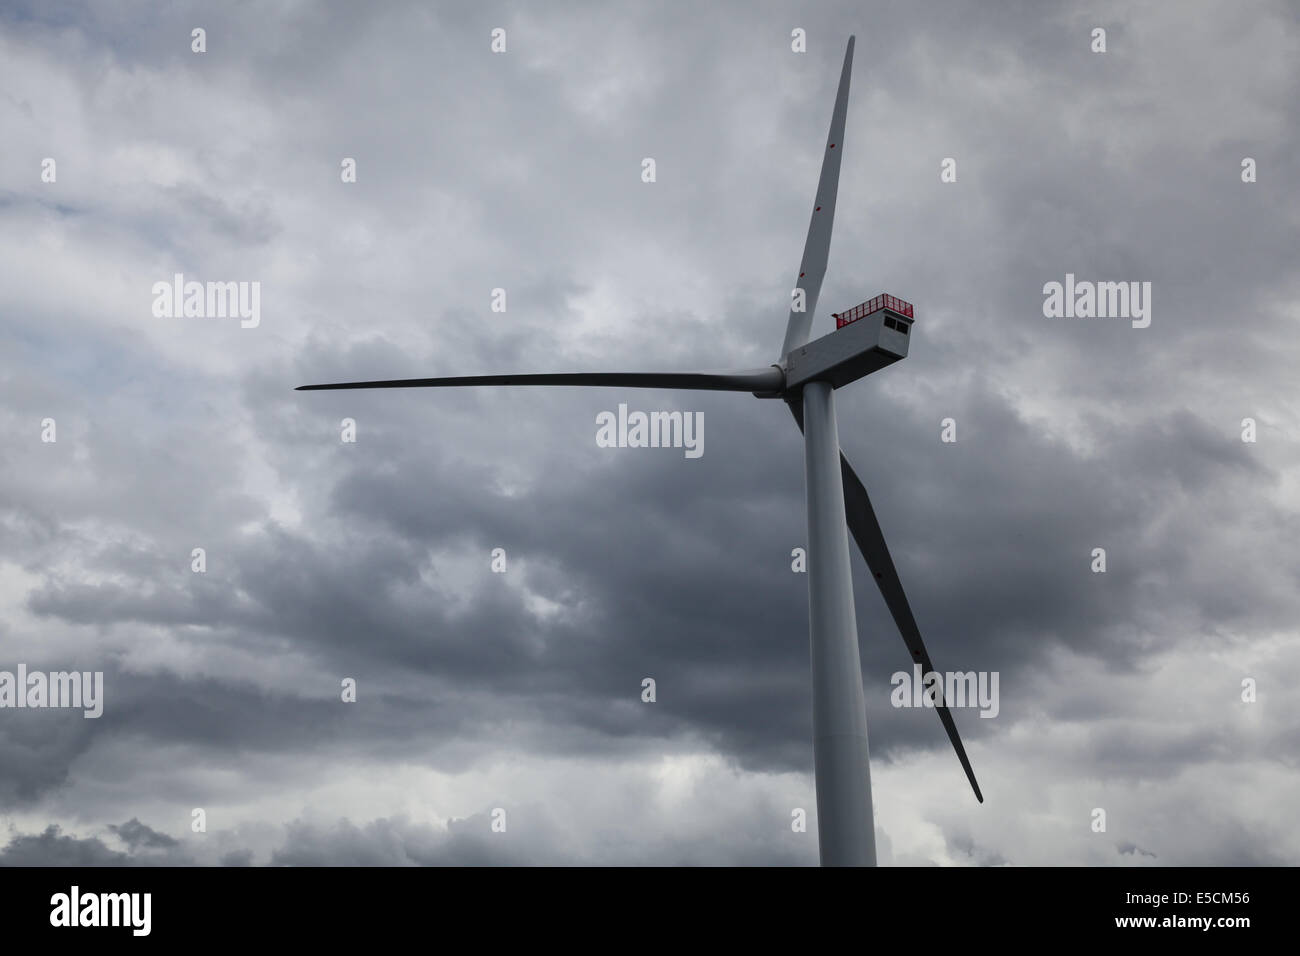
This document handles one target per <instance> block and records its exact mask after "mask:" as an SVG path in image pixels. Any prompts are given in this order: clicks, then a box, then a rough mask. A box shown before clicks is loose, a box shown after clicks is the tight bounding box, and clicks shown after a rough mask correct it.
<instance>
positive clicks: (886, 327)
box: [298, 37, 984, 866]
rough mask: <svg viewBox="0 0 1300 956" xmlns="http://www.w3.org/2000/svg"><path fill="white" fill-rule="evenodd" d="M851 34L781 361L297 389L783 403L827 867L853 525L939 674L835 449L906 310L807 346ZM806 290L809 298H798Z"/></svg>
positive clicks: (841, 728)
mask: <svg viewBox="0 0 1300 956" xmlns="http://www.w3.org/2000/svg"><path fill="white" fill-rule="evenodd" d="M853 39H854V38H853V37H849V42H848V48H847V49H846V50H845V52H844V66H843V68H842V69H841V71H840V83H839V90H838V92H837V93H836V96H835V110H834V112H833V113H832V114H831V127H830V135H829V136H828V137H827V139H826V149H825V153H824V155H823V158H822V170H821V178H820V180H819V181H818V183H817V197H816V199H815V200H814V203H813V213H812V219H811V221H810V222H809V224H808V236H807V239H806V240H805V242H804V251H803V259H802V261H801V262H800V264H799V277H798V279H797V281H796V282H795V290H794V294H793V296H792V298H793V302H792V306H791V309H790V318H789V321H788V323H787V325H786V331H785V342H784V344H783V345H782V347H781V356H780V359H779V361H777V362H776V363H774V364H772V365H771V366H769V367H768V368H762V369H748V370H742V371H717V372H572V373H554V374H523V375H458V376H450V377H442V378H414V379H397V380H392V381H381V382H342V383H337V384H330V385H302V386H299V388H298V390H299V391H313V390H323V389H346V388H426V387H428V388H441V387H453V386H467V385H589V386H593V385H594V386H618V387H623V388H681V389H706V390H714V391H731V392H750V393H752V394H753V395H755V396H756V397H758V398H779V399H783V400H784V401H785V403H786V404H787V406H789V408H790V411H791V413H792V414H793V415H794V418H795V421H796V423H797V424H798V425H799V428H800V430H801V431H802V432H803V435H804V472H805V480H806V493H807V509H808V624H809V635H810V646H811V655H812V698H813V766H814V773H815V777H816V786H817V836H818V844H819V848H820V851H821V862H822V865H823V866H874V865H875V862H876V839H875V824H874V821H873V817H872V809H871V767H870V762H869V758H868V748H867V714H866V706H865V703H864V701H863V694H862V668H861V664H860V661H859V658H858V632H857V618H856V615H855V612H854V607H853V578H852V571H851V568H850V565H849V541H848V532H850V531H851V532H852V533H853V539H854V541H856V542H857V545H858V549H859V550H860V551H861V552H862V556H863V558H865V559H866V562H867V567H868V568H869V569H870V571H871V575H872V577H873V578H874V579H875V582H876V585H877V586H878V587H879V588H880V593H881V595H882V596H883V597H884V599H885V605H886V606H887V607H888V608H889V612H890V614H891V615H892V616H893V618H894V623H895V624H896V625H897V626H898V629H899V632H900V633H901V634H902V637H903V642H904V643H905V644H906V645H907V649H908V651H909V653H910V654H911V655H912V660H913V661H914V662H915V663H917V664H920V665H921V668H922V673H923V674H928V673H930V672H931V671H933V670H934V665H933V663H932V662H931V661H930V655H929V653H928V652H927V651H926V649H925V643H924V642H923V641H922V640H921V632H920V629H919V628H918V627H917V625H916V619H915V618H914V617H913V616H912V609H911V606H910V605H909V604H908V602H907V596H906V594H904V593H903V585H902V582H901V581H900V580H899V578H898V572H897V571H896V570H895V569H894V562H893V559H892V558H891V557H890V554H889V548H888V546H887V545H886V544H885V538H884V535H883V534H882V533H881V530H880V523H879V522H878V521H877V520H876V513H875V511H874V509H873V508H872V507H871V499H870V498H868V497H867V489H866V488H865V487H864V486H863V484H862V481H861V480H860V479H859V478H858V475H857V473H856V472H855V471H854V470H853V467H852V466H851V465H850V464H849V462H848V459H846V458H845V457H844V454H843V453H842V452H841V451H840V441H839V432H838V428H837V425H836V421H835V390H836V389H838V388H842V387H843V386H845V385H848V384H849V383H850V382H854V381H857V380H858V379H859V378H862V377H864V376H866V375H869V374H871V373H872V372H875V371H878V370H879V369H882V368H884V367H885V366H887V365H891V364H893V363H894V362H897V361H898V360H900V359H903V358H906V357H907V346H908V341H909V340H910V338H911V336H910V334H909V333H910V331H911V327H912V321H913V310H912V306H911V305H910V304H909V303H907V302H904V301H902V300H901V299H897V298H895V297H894V296H891V295H883V294H882V295H879V296H876V297H875V298H874V299H871V300H870V301H868V302H864V303H862V304H861V305H859V306H857V307H855V308H853V309H851V310H849V311H847V312H843V313H838V314H836V313H833V315H834V316H835V320H836V321H835V325H836V328H835V331H834V332H831V333H829V334H828V335H824V336H822V337H821V338H818V339H815V340H813V341H811V342H809V341H808V336H809V333H810V331H811V327H812V318H813V314H814V312H815V310H816V308H817V297H818V294H819V293H820V292H821V286H822V278H823V277H824V276H825V274H826V260H827V257H828V255H829V252H830V244H831V226H832V224H833V222H834V219H835V197H836V193H837V192H838V187H839V179H840V157H841V156H842V155H843V152H844V120H845V114H846V112H847V109H848V100H849V76H850V73H851V72H852V67H853ZM801 298H802V301H800V299H801ZM935 704H936V706H935V709H936V710H937V711H938V713H939V719H940V720H941V721H942V722H943V728H944V730H945V731H946V732H947V734H948V739H949V740H950V741H952V745H953V748H954V749H955V750H956V751H957V757H958V759H959V760H960V761H961V765H962V769H963V770H965V772H966V777H967V779H968V780H969V781H970V785H971V787H972V788H973V789H974V791H975V797H976V799H978V800H979V801H980V802H981V803H983V802H984V797H983V795H982V794H981V793H980V788H979V784H978V783H977V782H976V780H975V772H974V771H973V770H972V769H971V765H970V760H969V759H968V758H967V756H966V748H965V747H963V746H962V742H961V736H960V735H959V734H958V733H957V726H956V724H955V723H954V722H953V719H952V714H951V712H950V711H949V710H948V706H947V703H946V701H944V699H943V697H942V690H941V689H940V690H939V696H938V698H937V700H936V701H935Z"/></svg>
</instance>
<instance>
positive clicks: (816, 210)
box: [813, 206, 822, 212]
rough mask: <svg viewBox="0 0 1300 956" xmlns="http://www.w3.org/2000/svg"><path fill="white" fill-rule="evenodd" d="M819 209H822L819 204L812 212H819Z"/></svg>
mask: <svg viewBox="0 0 1300 956" xmlns="http://www.w3.org/2000/svg"><path fill="white" fill-rule="evenodd" d="M821 211H822V207H821V206H818V207H817V208H816V209H814V210H813V212H821Z"/></svg>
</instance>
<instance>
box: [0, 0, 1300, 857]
mask: <svg viewBox="0 0 1300 956" xmlns="http://www.w3.org/2000/svg"><path fill="white" fill-rule="evenodd" d="M364 7H365V5H357V4H343V3H338V4H328V5H326V4H311V3H305V2H280V3H274V4H272V3H267V4H241V5H233V4H232V5H220V6H217V5H213V6H212V7H211V8H210V9H205V8H201V7H197V6H195V7H190V6H189V5H187V4H185V3H152V4H151V3H141V4H126V5H107V6H106V5H94V6H93V7H91V8H85V7H82V6H81V5H79V4H65V3H57V2H55V3H50V2H41V3H36V2H34V0H31V2H25V0H19V2H8V3H6V4H5V5H4V6H3V7H2V8H0V128H2V129H3V131H4V141H5V147H4V149H3V150H0V222H3V229H0V435H2V436H3V441H2V442H0V669H5V670H10V671H13V670H16V668H17V666H18V665H19V664H20V663H21V664H25V665H26V666H27V668H28V669H29V670H49V671H53V670H67V669H72V668H76V669H80V670H87V671H103V673H104V684H105V690H104V714H103V716H102V717H101V718H99V719H86V718H83V717H82V715H81V713H80V711H72V710H56V709H45V710H39V709H37V710H33V709H23V710H17V709H4V710H0V825H2V826H3V828H4V832H3V833H0V846H2V847H3V849H0V862H7V863H58V862H85V863H101V862H102V863H117V864H148V863H177V862H194V863H200V864H221V863H224V864H249V863H252V864H313V863H342V864H349V863H365V864H477V863H486V864H512V863H514V864H519V863H522V864H586V863H594V864H641V863H649V864H793V865H803V864H812V863H815V862H816V860H817V840H816V814H815V801H814V794H813V784H812V758H811V743H810V741H811V723H812V722H811V701H810V688H809V663H808V620H807V578H806V576H804V575H802V574H798V573H794V572H793V571H792V570H791V550H792V549H793V548H797V547H800V546H802V545H803V544H804V543H805V541H804V538H805V528H804V524H803V522H804V511H803V494H804V489H803V459H802V448H801V444H800V441H799V435H798V431H797V430H796V428H795V427H794V424H793V422H792V421H791V420H790V416H789V415H788V413H787V412H786V410H785V409H784V408H783V407H782V406H781V403H780V402H762V401H756V400H754V399H752V398H751V397H749V396H748V395H744V394H740V395H736V394H721V393H719V394H710V393H684V392H677V393H675V392H668V391H638V390H625V389H591V390H584V389H545V390H527V389H518V388H515V389H495V390H493V389H488V390H473V391H471V390H465V391H455V392H452V391H433V390H406V391H377V392H338V393H302V392H294V391H293V390H292V389H293V387H294V386H296V385H300V384H305V383H310V382H327V381H339V380H355V379H375V378H401V377H412V376H431V375H444V374H456V373H473V372H497V371H564V370H614V369H645V370H659V369H663V370H686V369H692V368H705V369H708V368H725V367H760V366H765V365H767V364H769V363H771V362H773V361H775V360H776V359H777V358H778V357H779V356H778V355H777V354H776V353H777V352H778V351H779V345H780V342H781V338H782V333H783V330H784V325H785V318H786V311H787V308H788V303H789V293H790V288H791V286H792V285H793V282H794V278H795V272H796V271H797V268H796V267H797V265H798V262H799V256H800V252H801V248H802V243H803V238H804V233H805V231H806V229H807V223H808V215H809V212H810V206H811V203H812V198H813V192H814V189H815V185H816V181H817V174H818V168H819V164H820V159H821V155H822V146H823V143H824V140H825V136H826V128H827V124H828V121H829V118H830V112H831V106H832V102H833V99H834V93H835V84H836V82H837V80H838V74H839V66H840V60H841V57H842V55H843V50H844V44H845V41H846V39H847V37H848V35H849V34H851V33H853V34H856V36H857V52H856V58H855V70H854V76H853V86H852V97H851V101H850V106H849V113H848V132H847V136H846V143H845V155H844V165H843V171H842V177H841V182H840V193H839V206H838V214H837V217H836V224H835V234H834V242H833V244H832V248H831V256H830V264H829V271H828V273H827V278H826V283H825V286H824V288H823V291H822V296H821V305H820V307H819V310H818V312H819V314H818V315H817V316H816V319H815V321H814V327H813V334H814V335H821V334H825V333H827V332H829V331H830V330H831V329H832V328H833V322H832V320H831V319H830V317H829V315H828V313H829V312H830V311H831V310H832V309H835V310H839V309H840V308H843V307H847V306H851V305H853V304H855V303H857V302H860V301H862V300H863V299H866V298H868V297H870V296H872V295H875V294H876V293H877V292H880V291H888V292H892V293H894V294H895V295H899V296H902V297H904V298H906V299H908V300H909V301H912V302H914V303H915V305H916V316H917V321H916V326H915V330H914V333H913V337H912V339H913V340H912V342H911V354H910V356H909V357H908V359H907V360H906V361H905V362H902V363H899V364H897V365H894V366H892V367H890V368H888V369H886V370H884V371H882V372H880V373H878V374H876V375H873V376H871V377H870V378H868V379H865V380H863V381H861V382H858V383H855V384H854V385H852V386H850V387H847V388H845V389H843V390H841V391H840V392H839V394H838V398H837V402H838V409H839V423H840V437H841V441H842V444H843V447H844V450H845V452H846V454H847V455H848V456H849V458H850V460H852V461H853V462H854V464H855V465H856V467H857V469H858V472H859V473H860V474H861V476H862V478H863V480H864V481H865V483H866V485H867V487H868V489H869V490H870V492H871V494H872V496H873V500H874V502H875V505H876V509H877V511H878V512H879V514H880V516H881V522H882V525H883V527H884V531H885V534H886V536H887V538H888V540H889V542H890V545H891V547H892V549H893V554H894V558H895V561H896V563H897V565H898V567H899V571H900V574H901V576H902V579H903V582H904V585H905V586H906V588H907V590H908V594H909V596H910V598H911V602H912V605H913V608H914V610H915V613H916V617H917V619H918V622H919V624H920V626H921V629H922V631H923V633H924V634H925V636H926V640H927V642H928V644H929V647H930V650H931V653H932V655H933V657H934V659H935V663H936V664H937V666H938V667H940V668H943V669H947V670H962V671H965V670H976V671H989V672H996V673H998V675H999V677H1000V685H999V686H1000V710H999V713H998V715H997V716H996V717H995V718H992V719H984V718H981V717H979V716H978V710H976V709H965V710H958V711H956V719H957V723H958V726H959V728H960V730H961V733H962V735H963V737H964V739H965V741H966V743H967V747H968V749H969V752H970V756H971V760H972V763H973V765H974V768H975V771H976V773H977V775H978V777H979V780H980V782H981V785H982V787H983V790H984V793H985V796H986V802H985V803H984V804H983V805H980V804H978V803H976V801H975V799H974V798H973V796H972V795H971V793H970V790H969V788H968V786H967V785H966V782H965V779H964V777H963V775H962V772H961V769H960V766H959V764H958V762H957V760H956V758H955V757H954V755H953V754H952V752H951V749H950V747H949V745H948V743H947V741H946V739H945V737H944V735H943V732H942V728H941V726H940V723H939V721H938V719H937V717H936V716H935V714H934V713H932V712H929V711H926V710H920V709H896V708H894V707H892V706H891V704H890V690H891V685H890V675H891V674H893V673H894V672H895V671H898V670H906V669H909V668H910V659H909V657H908V655H907V653H906V650H905V648H904V646H903V643H902V641H901V640H900V639H899V636H898V633H897V631H896V629H895V628H894V626H893V624H892V622H891V621H890V619H889V616H888V613H887V612H886V610H885V607H884V604H883V602H882V600H881V599H880V596H879V594H878V593H877V592H876V590H875V589H874V587H873V586H872V584H871V582H870V580H869V578H868V576H867V574H866V569H865V565H863V563H862V562H861V560H860V558H859V557H858V556H857V555H856V553H855V557H854V574H855V580H856V593H855V597H856V603H857V616H858V627H859V632H860V643H861V650H862V669H863V678H864V684H865V689H866V702H867V710H868V721H869V725H870V733H871V747H872V756H873V785H874V798H875V812H876V827H877V841H878V849H879V856H880V861H881V863H884V864H894V865H929V864H940V865H972V864H974V865H998V864H1011V865H1021V864H1054V863H1071V864H1085V865H1149V864H1157V865H1163V864H1171V865H1179V864H1277V863H1291V864H1294V863H1296V862H1298V861H1300V822H1298V821H1297V818H1296V814H1295V808H1296V806H1297V805H1300V769H1298V767H1297V751H1298V750H1300V716H1298V714H1300V690H1297V685H1298V684H1300V624H1297V622H1298V621H1300V597H1298V594H1300V591H1298V589H1297V575H1298V569H1300V480H1297V478H1296V477H1295V476H1296V475H1297V474H1298V472H1297V465H1300V425H1298V424H1297V422H1300V400H1297V393H1296V368H1297V367H1298V366H1300V340H1298V339H1297V334H1296V324H1297V322H1300V269H1298V268H1297V259H1296V253H1297V249H1300V241H1298V239H1300V201H1298V200H1297V192H1296V189H1295V183H1296V181H1297V177H1298V176H1300V135H1298V131H1297V125H1298V124H1297V122H1296V113H1295V104H1296V103H1297V102H1300V14H1297V12H1296V8H1295V7H1294V5H1292V4H1289V3H1286V2H1285V0H1279V2H1252V3H1246V4H1204V5H1201V4H1192V3H1175V2H1172V0H1170V2H1159V3H1144V4H1140V5H1136V4H1129V3H1118V2H1117V3H1080V4H1070V5H1068V6H1067V5H1059V6H1058V5H1049V4H1039V3H1001V4H997V5H992V4H981V5H978V6H977V5H975V4H967V3H955V2H954V3H937V2H929V3H916V4H911V3H907V4H905V3H878V2H868V3H864V2H860V0H846V2H836V3H831V2H827V3H816V4H812V3H809V4H790V3H775V2H771V3H747V2H746V3H742V2H710V3H707V4H696V3H680V4H675V5H668V6H665V5H663V4H649V3H641V4H632V3H620V4H609V5H600V6H596V5H591V4H583V3H561V2H545V3H526V4H525V3H514V4H495V5H494V4H472V5H471V4H451V3H446V4H439V5H437V6H434V7H430V5H426V4H415V3H412V4H409V5H408V4H401V3H387V4H380V5H377V6H376V8H364ZM363 8H364V9H363ZM196 27H202V28H203V29H204V30H206V52H204V53H195V52H193V51H192V49H191V45H192V39H191V31H192V30H193V29H194V28H196ZM498 27H499V28H502V29H504V30H505V38H506V50H505V52H503V53H493V51H492V49H491V34H492V31H493V29H494V28H498ZM1097 27H1101V28H1104V29H1105V30H1106V52H1105V53H1095V52H1093V51H1092V49H1091V47H1092V45H1093V39H1092V31H1093V30H1094V28H1097ZM796 29H802V30H804V31H806V37H807V51H806V52H803V53H799V52H794V51H792V49H791V44H792V41H791V34H792V31H794V30H796ZM1247 157H1249V158H1251V159H1253V160H1254V161H1255V168H1256V171H1257V173H1256V175H1257V181H1256V182H1253V183H1246V182H1243V181H1242V162H1243V159H1245V158H1247ZM345 158H351V159H354V160H355V162H356V171H357V175H356V182H355V183H345V182H343V181H342V179H343V177H342V175H341V164H342V163H343V161H344V159H345ZM645 158H653V159H654V160H655V168H656V179H655V181H654V182H652V183H647V182H643V180H642V161H643V159H645ZM945 158H952V159H954V160H955V162H956V165H955V168H956V181H955V182H942V181H941V177H940V172H941V163H942V162H943V160H944V159H945ZM46 159H53V160H55V164H56V165H55V167H54V169H55V170H56V175H55V180H54V181H53V182H46V181H43V178H42V171H43V162H44V160H46ZM47 178H48V177H47ZM176 273H182V274H183V275H184V276H185V277H186V278H187V279H193V280H197V281H201V282H207V281H239V282H253V281H256V282H258V283H260V294H261V300H260V323H259V324H258V325H257V327H255V328H242V327H241V323H240V321H239V320H238V319H237V318H218V317H208V318H197V317H190V318H185V317H183V316H178V317H158V316H155V315H154V314H153V309H152V305H153V302H154V295H153V291H152V289H153V285H154V283H155V282H159V281H169V280H170V279H171V277H172V276H173V275H174V274H176ZM1067 274H1073V275H1075V276H1077V277H1078V278H1079V279H1080V280H1092V281H1136V282H1150V283H1151V288H1152V297H1151V324H1150V326H1149V327H1148V328H1144V329H1138V328H1133V327H1132V324H1131V323H1130V322H1129V321H1127V320H1125V319H1079V318H1048V317H1045V315H1044V310H1043V302H1044V295H1043V286H1044V284H1045V283H1048V282H1052V281H1057V282H1063V281H1064V280H1065V276H1066V275H1067ZM496 288H502V289H505V290H506V293H507V299H506V301H507V309H506V311H505V312H493V311H492V309H491V307H490V306H491V297H492V290H493V289H496ZM621 402H623V403H627V404H628V405H629V407H630V408H632V409H640V410H646V411H651V410H667V409H679V410H683V411H688V412H701V413H703V416H704V422H705V430H704V442H705V444H704V454H703V455H702V457H700V458H698V459H688V458H687V457H685V456H684V455H683V453H682V451H681V450H680V449H635V448H622V449H608V448H599V447H597V445H596V442H595V434H596V426H595V420H596V416H597V415H598V414H599V413H600V412H602V411H606V410H614V409H616V408H617V407H618V404H619V403H621ZM344 418H352V419H354V420H355V422H356V423H357V440H356V442H355V443H347V442H343V441H342V440H341V426H340V423H341V421H342V420H343V419H344ZM945 418H951V419H953V420H954V422H955V423H956V437H957V441H955V442H943V441H941V435H940V431H941V425H940V423H941V422H942V421H943V420H944V419H945ZM1246 418H1250V419H1252V420H1253V421H1254V423H1255V427H1256V437H1257V440H1256V441H1255V442H1253V443H1250V442H1245V441H1243V440H1242V436H1243V424H1242V423H1243V419H1246ZM45 419H53V420H54V422H55V425H56V436H57V440H56V441H54V442H49V441H42V433H43V431H44V430H45V429H44V427H43V425H42V423H43V421H44V420H45ZM195 548H203V549H204V551H205V554H206V571H205V572H203V573H195V572H194V571H193V570H192V565H191V561H192V559H191V555H192V552H193V549H195ZM495 548H501V549H504V552H505V554H506V560H507V570H506V572H505V573H503V574H499V573H493V571H492V568H491V555H492V552H493V549H495ZM1095 548H1104V549H1105V551H1106V562H1107V563H1106V571H1105V573H1094V572H1093V570H1092V565H1093V560H1094V559H1093V556H1092V555H1093V550H1094V549H1095ZM647 677H650V678H653V679H654V680H655V682H656V700H655V702H654V703H644V702H643V701H642V699H641V691H642V681H643V679H644V678H647ZM345 678H351V679H353V680H355V682H356V687H357V699H356V702H355V703H345V702H344V701H343V700H342V693H341V689H340V688H341V682H342V681H343V680H344V679H345ZM1247 680H1253V681H1254V682H1255V687H1256V695H1255V700H1254V701H1253V702H1247V701H1244V700H1243V681H1247ZM196 808H202V810H203V811H204V816H205V819H206V831H205V832H195V831H194V829H193V826H192V821H193V819H194V816H193V814H194V810H195V809H196ZM497 808H500V809H502V810H504V811H505V819H506V822H507V825H506V830H505V832H504V833H494V832H493V831H492V826H491V823H492V819H493V811H494V810H495V809H497ZM796 808H805V809H806V810H807V812H808V816H809V828H808V832H805V833H800V832H794V830H793V829H792V826H791V820H792V811H793V810H795V809H796ZM1098 808H1100V809H1103V810H1105V813H1106V828H1105V831H1104V832H1096V831H1095V829H1094V826H1093V823H1094V819H1095V814H1094V810H1095V809H1098Z"/></svg>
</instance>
